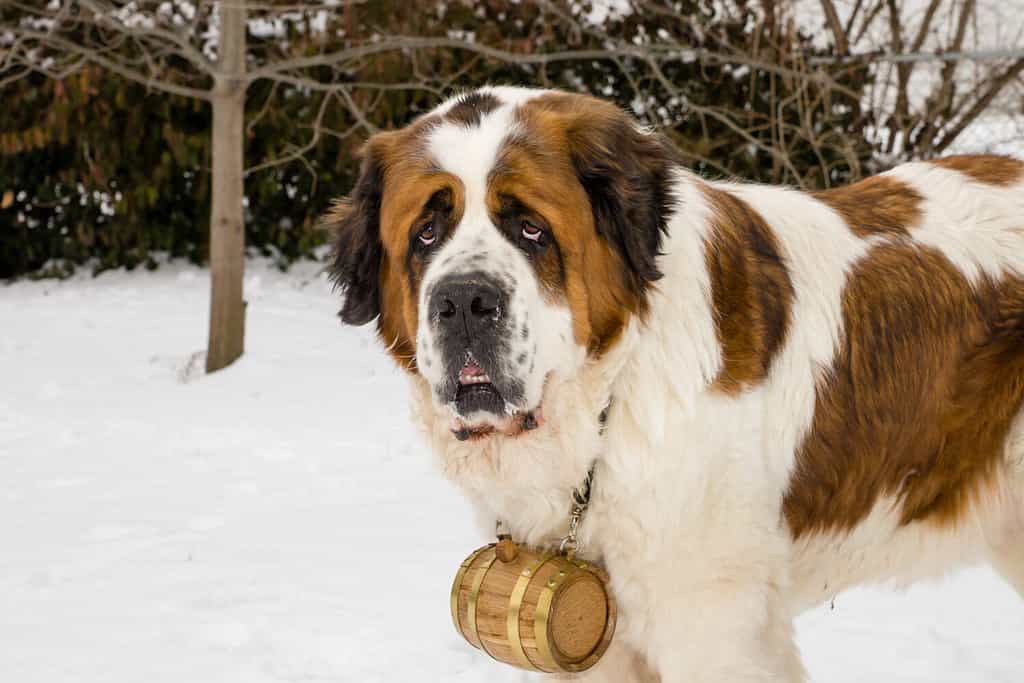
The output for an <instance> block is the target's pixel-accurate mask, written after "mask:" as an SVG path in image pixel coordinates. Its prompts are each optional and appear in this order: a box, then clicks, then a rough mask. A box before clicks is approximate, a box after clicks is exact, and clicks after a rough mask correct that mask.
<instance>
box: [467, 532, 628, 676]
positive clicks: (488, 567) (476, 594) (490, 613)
mask: <svg viewBox="0 0 1024 683" xmlns="http://www.w3.org/2000/svg"><path fill="white" fill-rule="evenodd" d="M499 554H501V555H502V558H504V559H508V561H503V559H501V558H499V557H498V555H499ZM607 582H608V577H607V575H606V574H605V573H604V572H603V571H602V570H601V569H600V568H598V567H595V566H594V565H591V564H588V563H586V562H582V561H580V560H578V559H575V558H572V559H570V558H568V557H566V556H564V555H559V554H558V553H552V552H548V553H539V552H534V551H532V550H528V549H526V548H519V549H518V553H517V554H515V556H514V557H512V558H511V559H509V558H507V557H506V556H505V555H504V554H502V553H498V552H497V551H496V547H495V545H494V544H492V545H488V546H484V547H483V548H480V549H478V550H477V551H476V552H474V553H473V554H472V555H470V556H469V557H468V558H466V561H465V562H463V563H462V566H461V567H460V568H459V572H458V574H456V576H455V582H454V583H453V584H452V594H451V609H452V621H454V622H455V628H456V630H457V631H458V632H459V633H461V634H462V637H463V638H465V639H466V640H467V641H468V642H469V644H470V645H472V646H474V647H476V648H479V649H481V650H483V651H484V652H486V653H487V654H489V655H490V656H491V657H493V658H494V659H497V660H498V661H501V662H505V663H506V664H511V665H513V666H517V667H520V668H522V669H527V670H529V671H542V672H545V673H572V672H578V671H584V670H586V669H589V668H590V667H591V666H593V665H594V664H595V663H596V662H597V660H598V659H600V658H601V655H602V654H604V651H605V650H606V649H607V648H608V644H609V643H610V642H611V639H612V634H613V633H614V632H615V614H616V612H615V601H614V600H613V599H612V596H611V593H610V592H609V591H608V589H607Z"/></svg>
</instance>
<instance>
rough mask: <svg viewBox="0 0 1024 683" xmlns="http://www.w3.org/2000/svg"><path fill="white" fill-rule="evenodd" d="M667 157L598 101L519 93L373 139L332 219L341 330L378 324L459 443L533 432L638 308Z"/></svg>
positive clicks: (472, 102)
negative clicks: (554, 390) (555, 397)
mask: <svg viewBox="0 0 1024 683" xmlns="http://www.w3.org/2000/svg"><path fill="white" fill-rule="evenodd" d="M667 150H668V147H667V145H666V144H664V142H663V141H662V140H660V139H659V138H658V137H656V136H654V135H650V134H647V133H644V132H642V131H641V130H639V128H638V127H637V125H636V123H635V122H634V121H633V120H632V119H631V118H629V117H628V116H627V115H625V114H624V113H623V112H621V111H620V110H619V109H617V108H616V107H614V106H612V105H610V104H608V103H605V102H602V101H600V100H596V99H593V98H589V97H584V96H578V95H568V94H562V93H553V92H545V91H533V90H522V89H513V88H491V89H484V90H479V91H476V92H473V93H470V94H467V95H463V96H460V97H457V98H455V99H453V100H450V101H448V102H446V103H445V104H443V105H441V106H440V107H438V108H437V109H436V110H434V111H433V112H431V113H430V114H427V115H425V116H423V117H421V118H420V119H418V120H416V121H415V122H414V123H412V124H411V125H409V126H408V127H406V128H404V129H402V130H400V131H395V132H388V133H382V134H379V135H377V136H375V137H374V138H372V139H371V140H370V141H369V142H368V143H367V146H366V148H365V150H364V156H363V166H362V171H361V175H360V178H359V180H358V182H357V184H356V186H355V188H354V190H353V192H352V195H351V196H350V198H349V199H348V200H345V201H343V202H341V203H339V204H338V206H337V207H336V208H335V209H334V210H333V211H332V213H331V214H330V216H329V220H330V221H331V223H332V224H333V228H334V230H335V232H336V235H337V245H336V253H335V260H334V264H333V274H334V278H335V281H336V282H337V283H338V284H339V285H340V286H341V288H342V290H343V291H344V293H345V303H344V307H343V309H342V311H341V317H342V319H343V320H344V321H345V322H347V323H350V324H364V323H367V322H370V321H371V320H373V319H374V318H376V319H377V325H378V331H379V333H380V336H381V339H382V341H383V342H384V344H385V345H386V347H387V349H388V350H389V352H390V353H391V354H392V356H393V357H394V358H395V359H396V361H398V362H399V363H400V364H401V365H402V366H403V367H405V368H406V369H408V370H409V371H410V372H413V373H419V374H420V375H421V376H422V377H423V378H424V379H425V380H426V381H427V383H428V384H429V386H430V389H431V394H432V397H433V403H434V407H435V409H436V410H438V411H442V412H444V413H445V414H446V415H447V416H448V417H449V418H450V419H451V429H452V432H453V434H454V435H455V436H456V437H457V438H459V439H469V438H478V439H482V438H486V437H488V436H490V435H493V434H495V433H503V434H506V435H510V436H514V435H516V434H518V433H520V432H522V431H524V430H531V429H534V428H537V427H538V426H540V425H541V424H542V423H543V421H544V419H543V410H542V404H543V399H544V393H545V386H546V385H547V384H548V383H549V382H551V381H552V380H553V379H557V378H558V377H569V376H572V375H573V374H574V373H576V372H578V370H579V369H580V367H582V365H583V364H584V363H585V362H586V360H587V358H588V357H595V356H599V355H601V354H602V353H603V352H604V351H606V350H607V349H608V348H609V347H611V346H612V345H614V343H615V342H616V340H617V338H618V336H619V335H620V333H621V331H622V329H623V327H624V325H625V324H626V323H627V322H628V320H629V318H630V317H631V316H634V315H641V316H642V315H643V313H644V311H645V309H646V304H647V299H646V296H647V292H648V288H649V286H650V285H651V283H652V282H654V281H655V280H656V279H657V278H658V277H659V275H660V274H659V272H658V269H657V265H656V257H657V254H658V250H659V246H660V244H661V239H662V236H663V233H664V229H665V218H666V216H667V214H668V213H669V211H670V208H671V202H672V199H671V196H670V192H669V183H670V180H671V179H670V177H669V176H670V168H671V159H670V156H669V153H668V151H667Z"/></svg>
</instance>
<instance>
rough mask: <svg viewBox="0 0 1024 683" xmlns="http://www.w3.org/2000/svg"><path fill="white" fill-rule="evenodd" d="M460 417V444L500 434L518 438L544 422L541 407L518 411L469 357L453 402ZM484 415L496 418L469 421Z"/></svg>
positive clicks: (457, 433)
mask: <svg viewBox="0 0 1024 683" xmlns="http://www.w3.org/2000/svg"><path fill="white" fill-rule="evenodd" d="M453 404H454V405H453V406H452V407H453V408H454V409H455V413H456V417H455V419H454V420H453V421H452V427H451V431H452V434H454V435H455V438H456V439H458V440H459V441H469V440H475V439H483V438H486V437H488V436H491V435H493V434H496V433H503V434H505V435H506V436H517V435H519V434H522V433H523V432H527V431H532V430H534V429H537V428H538V427H539V426H540V425H541V424H542V423H543V416H542V414H541V409H540V406H538V407H537V408H534V409H533V410H528V411H523V410H516V409H515V408H514V407H513V406H512V405H511V404H509V403H508V402H507V401H506V400H505V398H504V397H503V396H502V395H501V392H500V391H498V388H497V387H496V386H494V382H492V381H491V377H490V375H489V374H487V372H486V371H485V370H484V369H483V368H482V367H481V366H480V365H479V363H477V362H476V360H475V359H474V358H473V357H472V356H469V357H467V359H466V363H465V365H463V366H462V370H460V371H459V376H458V382H457V386H456V390H455V399H454V401H453ZM480 413H484V414H485V415H489V416H491V417H492V418H496V419H484V420H482V421H474V422H469V421H467V419H466V418H463V417H462V416H468V417H469V418H472V417H474V416H479V414H480Z"/></svg>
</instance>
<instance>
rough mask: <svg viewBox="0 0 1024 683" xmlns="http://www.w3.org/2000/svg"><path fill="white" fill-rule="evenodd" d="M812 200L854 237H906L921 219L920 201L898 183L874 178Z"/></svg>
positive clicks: (831, 191)
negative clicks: (837, 218)
mask: <svg viewBox="0 0 1024 683" xmlns="http://www.w3.org/2000/svg"><path fill="white" fill-rule="evenodd" d="M814 197H815V198H816V199H818V200H819V201H821V202H824V203H825V204H828V206H829V207H831V208H832V210H833V211H835V212H836V213H838V214H839V215H840V216H841V217H842V218H843V220H844V221H846V224H847V225H849V226H850V230H852V231H853V233H854V234H855V235H857V236H858V237H871V236H873V235H892V236H907V235H908V234H909V231H910V228H912V227H913V226H914V225H916V224H917V223H918V221H919V220H920V218H921V203H922V202H923V201H924V198H923V197H922V196H921V195H920V194H918V192H917V191H916V190H915V189H914V188H912V187H911V186H909V185H907V184H906V183H904V182H903V181H901V180H897V179H896V178H891V177H889V176H874V177H872V178H868V179H866V180H862V181H860V182H859V183H854V184H853V185H848V186H846V187H839V188H835V189H832V190H826V191H824V192H816V193H815V194H814Z"/></svg>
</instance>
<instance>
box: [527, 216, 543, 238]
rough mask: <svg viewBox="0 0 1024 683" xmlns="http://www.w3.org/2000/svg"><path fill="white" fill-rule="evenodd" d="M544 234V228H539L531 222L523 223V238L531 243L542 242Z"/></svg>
mask: <svg viewBox="0 0 1024 683" xmlns="http://www.w3.org/2000/svg"><path fill="white" fill-rule="evenodd" d="M543 234H544V230H543V229H542V228H538V227H537V226H536V225H534V224H533V223H531V222H530V221H523V237H524V238H526V239H528V240H530V241H531V242H540V238H541V236H542V235H543Z"/></svg>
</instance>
